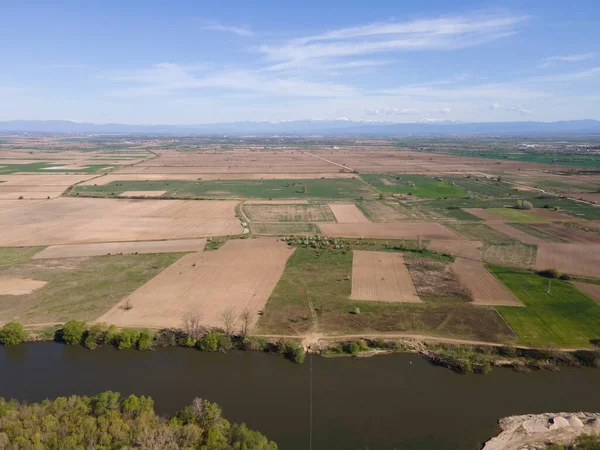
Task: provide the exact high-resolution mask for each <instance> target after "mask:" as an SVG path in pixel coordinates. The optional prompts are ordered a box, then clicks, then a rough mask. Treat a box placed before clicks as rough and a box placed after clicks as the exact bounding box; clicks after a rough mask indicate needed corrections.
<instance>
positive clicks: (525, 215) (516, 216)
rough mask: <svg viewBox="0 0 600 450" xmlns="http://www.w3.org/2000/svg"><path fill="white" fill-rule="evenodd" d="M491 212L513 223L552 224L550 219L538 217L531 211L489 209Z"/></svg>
mask: <svg viewBox="0 0 600 450" xmlns="http://www.w3.org/2000/svg"><path fill="white" fill-rule="evenodd" d="M488 211H489V212H491V213H493V214H496V215H497V216H500V217H504V218H505V219H506V220H510V221H511V222H550V219H548V218H546V217H542V216H536V215H535V214H534V213H532V212H530V211H525V210H522V209H515V208H489V209H488Z"/></svg>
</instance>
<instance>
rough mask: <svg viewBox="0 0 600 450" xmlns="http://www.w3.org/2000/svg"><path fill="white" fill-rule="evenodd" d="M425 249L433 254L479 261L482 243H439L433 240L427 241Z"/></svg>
mask: <svg viewBox="0 0 600 450" xmlns="http://www.w3.org/2000/svg"><path fill="white" fill-rule="evenodd" d="M427 248H428V249H430V250H433V251H435V252H442V253H447V254H449V255H454V256H457V257H458V256H460V257H461V258H466V259H474V260H476V261H481V249H482V248H483V242H479V241H440V240H437V239H433V240H431V241H429V244H428V245H427Z"/></svg>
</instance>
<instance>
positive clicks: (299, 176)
mask: <svg viewBox="0 0 600 450" xmlns="http://www.w3.org/2000/svg"><path fill="white" fill-rule="evenodd" d="M122 170H126V169H122ZM356 177H357V176H356V175H354V174H351V173H217V174H214V173H213V174H211V173H201V174H185V173H163V174H160V173H148V174H135V173H123V174H121V175H112V174H108V175H104V176H102V177H99V178H95V179H93V180H88V181H84V182H83V183H81V185H82V186H94V185H98V186H103V185H105V184H108V183H112V182H113V181H145V180H148V181H162V180H169V181H171V180H173V181H175V180H184V181H185V180H188V181H197V180H198V179H201V180H203V181H213V180H223V181H225V180H313V179H319V178H356ZM0 179H1V178H0Z"/></svg>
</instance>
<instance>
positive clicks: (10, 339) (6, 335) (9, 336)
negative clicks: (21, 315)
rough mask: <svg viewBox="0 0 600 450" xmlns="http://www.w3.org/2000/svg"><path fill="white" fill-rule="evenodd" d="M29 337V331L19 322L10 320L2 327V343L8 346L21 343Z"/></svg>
mask: <svg viewBox="0 0 600 450" xmlns="http://www.w3.org/2000/svg"><path fill="white" fill-rule="evenodd" d="M25 339H27V332H26V331H25V328H23V325H21V324H20V323H18V322H8V323H7V324H5V325H4V326H3V327H2V329H0V345H6V346H7V347H10V346H13V345H17V344H20V343H21V342H23V341H24V340H25Z"/></svg>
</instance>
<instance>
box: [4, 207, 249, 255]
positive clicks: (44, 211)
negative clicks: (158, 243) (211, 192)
mask: <svg viewBox="0 0 600 450" xmlns="http://www.w3.org/2000/svg"><path fill="white" fill-rule="evenodd" d="M236 204H237V202H235V201H216V200H215V201H193V200H192V201H184V200H124V199H123V200H116V199H92V198H67V197H61V198H57V199H54V200H48V201H41V202H39V203H37V202H35V203H32V204H28V205H27V206H24V207H22V208H12V209H8V210H5V211H4V212H3V213H2V214H1V215H0V229H1V230H3V232H2V233H0V246H3V247H16V246H35V245H58V244H75V243H92V242H116V241H135V240H160V239H189V238H198V237H209V236H224V235H233V234H240V233H241V232H242V227H241V225H240V222H239V220H238V219H237V218H236V217H235V206H236Z"/></svg>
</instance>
